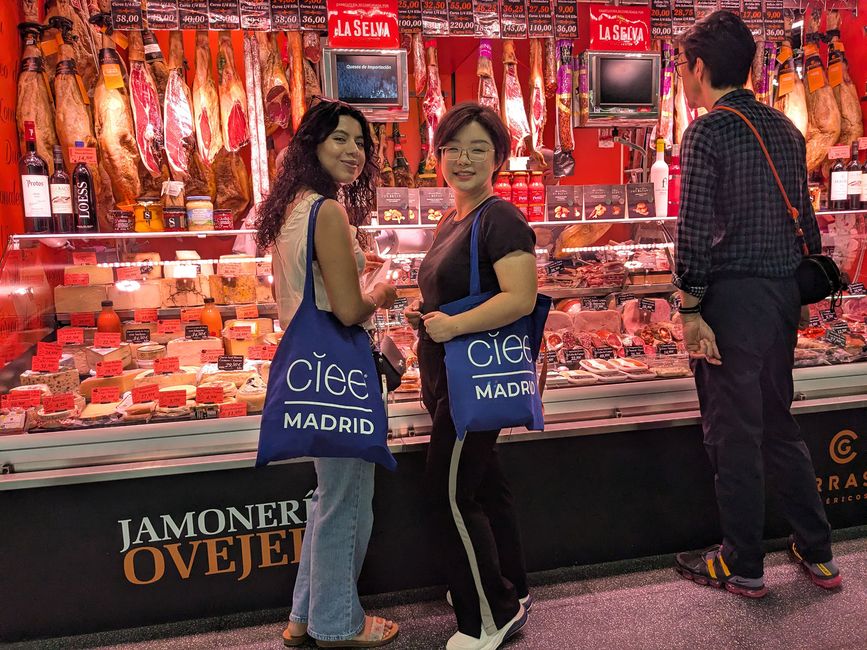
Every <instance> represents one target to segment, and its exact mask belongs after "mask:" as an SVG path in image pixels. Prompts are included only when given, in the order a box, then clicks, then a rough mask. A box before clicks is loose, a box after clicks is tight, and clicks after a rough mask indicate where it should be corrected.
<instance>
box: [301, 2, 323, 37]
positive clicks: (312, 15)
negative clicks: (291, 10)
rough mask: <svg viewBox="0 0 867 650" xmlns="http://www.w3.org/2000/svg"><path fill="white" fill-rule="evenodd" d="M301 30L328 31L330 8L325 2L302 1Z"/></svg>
mask: <svg viewBox="0 0 867 650" xmlns="http://www.w3.org/2000/svg"><path fill="white" fill-rule="evenodd" d="M298 4H299V9H300V11H299V13H300V14H301V29H308V30H315V31H325V30H327V29H328V6H327V5H326V3H325V0H301V1H300V2H299V3H298Z"/></svg>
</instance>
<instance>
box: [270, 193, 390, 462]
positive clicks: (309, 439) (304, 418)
mask: <svg viewBox="0 0 867 650" xmlns="http://www.w3.org/2000/svg"><path fill="white" fill-rule="evenodd" d="M323 201H324V199H319V200H318V201H316V203H314V204H313V206H312V207H311V209H310V224H309V226H308V229H307V273H306V277H305V280H304V297H303V299H302V300H301V305H300V306H299V307H298V311H297V313H296V314H295V317H294V318H293V319H292V322H291V323H290V324H289V326H288V327H287V328H286V332H285V334H284V336H283V339H282V340H281V341H280V345H279V346H278V347H277V352H276V353H275V354H274V360H273V361H272V362H271V372H270V375H269V377H268V393H267V395H266V396H265V407H264V409H263V411H262V423H261V425H260V428H259V453H258V455H257V458H256V466H257V467H261V466H262V465H267V464H268V463H269V462H271V461H274V460H284V459H287V458H299V457H302V456H313V457H317V458H322V457H333V458H361V459H363V460H366V461H369V462H372V463H379V464H380V465H382V466H383V467H385V468H387V469H389V470H394V469H395V468H396V467H397V461H396V460H395V458H394V456H392V455H391V452H390V451H389V450H388V444H387V433H388V422H387V418H386V414H385V405H384V404H383V401H382V387H381V386H380V380H379V377H378V375H377V372H376V368H375V367H374V363H373V355H372V353H371V350H370V338H369V337H368V335H367V333H366V332H365V331H364V329H363V328H361V327H360V326H358V325H354V326H352V327H346V326H345V325H343V324H342V323H341V322H340V321H339V320H337V318H336V317H335V316H334V315H333V314H332V313H330V312H327V311H321V310H320V309H318V308H317V307H316V295H315V289H314V287H313V252H314V243H313V234H314V233H315V232H316V216H317V214H318V213H319V208H320V206H321V205H322V202H323Z"/></svg>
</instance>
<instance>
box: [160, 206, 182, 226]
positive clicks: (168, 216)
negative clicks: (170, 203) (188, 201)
mask: <svg viewBox="0 0 867 650" xmlns="http://www.w3.org/2000/svg"><path fill="white" fill-rule="evenodd" d="M163 221H164V222H165V224H166V230H168V231H171V232H176V231H180V230H186V229H187V209H186V208H176V207H171V208H163Z"/></svg>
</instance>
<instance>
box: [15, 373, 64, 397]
mask: <svg viewBox="0 0 867 650" xmlns="http://www.w3.org/2000/svg"><path fill="white" fill-rule="evenodd" d="M20 379H21V384H22V385H24V386H30V385H33V384H45V385H46V386H48V388H49V389H51V393H52V394H57V393H72V392H75V391H76V390H78V386H79V379H78V370H76V369H75V368H61V369H60V370H58V371H57V372H33V371H32V370H25V371H24V372H22V373H21V375H20Z"/></svg>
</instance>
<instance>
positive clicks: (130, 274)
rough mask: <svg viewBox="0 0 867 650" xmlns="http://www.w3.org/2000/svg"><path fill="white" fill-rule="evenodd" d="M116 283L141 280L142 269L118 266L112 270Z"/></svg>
mask: <svg viewBox="0 0 867 650" xmlns="http://www.w3.org/2000/svg"><path fill="white" fill-rule="evenodd" d="M114 275H115V277H116V278H117V281H118V282H123V281H129V280H135V281H136V282H138V281H140V280H141V279H142V269H141V267H139V266H120V267H118V268H116V269H115V270H114Z"/></svg>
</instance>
